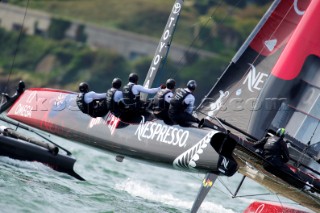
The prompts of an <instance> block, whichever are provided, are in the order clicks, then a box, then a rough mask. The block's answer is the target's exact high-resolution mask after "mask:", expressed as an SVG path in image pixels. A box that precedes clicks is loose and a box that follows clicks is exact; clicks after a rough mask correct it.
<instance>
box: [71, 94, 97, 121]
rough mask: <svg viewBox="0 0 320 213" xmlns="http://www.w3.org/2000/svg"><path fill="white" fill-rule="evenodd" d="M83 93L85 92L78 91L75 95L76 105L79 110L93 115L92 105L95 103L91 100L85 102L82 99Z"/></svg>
mask: <svg viewBox="0 0 320 213" xmlns="http://www.w3.org/2000/svg"><path fill="white" fill-rule="evenodd" d="M85 94H86V93H79V94H78V95H77V99H76V102H77V105H78V107H79V109H80V110H81V112H83V113H85V114H88V115H90V116H91V117H95V116H94V105H95V103H94V101H92V102H91V103H89V104H87V103H86V102H85V101H84V96H85Z"/></svg>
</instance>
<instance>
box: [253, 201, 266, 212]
mask: <svg viewBox="0 0 320 213" xmlns="http://www.w3.org/2000/svg"><path fill="white" fill-rule="evenodd" d="M264 207H265V204H264V203H263V204H260V206H258V208H257V209H256V211H255V213H261V212H264V211H263V210H264Z"/></svg>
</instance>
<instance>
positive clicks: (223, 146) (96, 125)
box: [7, 0, 320, 212]
mask: <svg viewBox="0 0 320 213" xmlns="http://www.w3.org/2000/svg"><path fill="white" fill-rule="evenodd" d="M182 6H183V0H176V1H175V3H174V6H173V9H172V12H171V14H170V17H169V20H168V22H167V25H166V27H165V29H164V33H163V35H162V37H161V40H160V43H159V46H158V48H157V50H156V54H155V57H154V59H153V61H152V63H151V66H150V69H149V71H148V74H147V78H146V80H145V86H146V87H151V86H152V83H153V80H154V79H155V78H156V77H157V75H158V74H159V73H160V72H161V70H160V69H159V67H161V66H160V65H161V63H162V62H163V61H164V59H165V57H166V55H167V53H168V50H169V47H170V43H171V39H172V35H173V33H174V29H175V26H176V24H177V20H178V17H179V15H180V12H181V9H182ZM317 11H320V2H319V1H317V0H313V1H312V0H299V1H298V0H275V1H274V2H273V4H272V5H271V7H270V8H269V10H268V11H267V12H266V14H265V15H264V16H263V17H262V19H261V21H260V22H259V23H258V25H257V26H256V27H255V29H254V30H253V32H252V33H251V34H250V36H249V37H248V38H247V40H246V41H245V42H244V44H243V45H242V47H241V48H240V49H239V51H238V52H237V54H236V55H235V56H234V57H233V59H232V60H231V62H230V64H229V66H228V67H227V68H226V70H225V71H224V73H223V74H222V76H221V78H220V79H219V81H217V83H216V84H215V85H213V87H212V89H211V90H210V91H209V93H208V95H207V96H206V97H205V98H204V99H203V100H202V102H201V103H200V105H199V106H198V107H197V109H196V113H197V116H198V117H199V118H200V119H202V120H201V122H200V125H199V126H193V127H181V126H179V125H167V124H165V123H164V122H163V121H162V120H159V119H156V118H155V117H154V116H152V114H150V116H142V117H141V119H140V120H139V121H138V122H132V123H128V122H125V121H123V120H121V118H119V117H116V116H115V115H113V114H112V113H110V112H109V113H108V114H107V115H106V116H104V117H99V118H91V117H90V116H88V115H86V114H83V113H82V112H81V111H80V110H79V109H78V108H77V105H76V102H75V100H76V95H77V93H75V92H71V91H65V90H58V89H49V88H30V89H27V90H25V91H24V92H22V93H21V94H19V97H18V98H16V99H15V100H14V101H12V102H11V103H10V109H9V110H8V112H7V116H8V117H9V118H11V119H13V120H16V121H19V122H21V123H24V124H25V125H28V126H32V127H34V128H38V129H41V130H43V131H46V132H49V133H51V134H55V135H58V136H60V137H63V138H66V139H69V140H72V141H76V142H79V143H82V144H86V145H88V146H90V147H95V148H98V149H101V150H104V151H107V152H112V153H116V154H117V155H118V156H117V160H119V161H121V160H122V159H123V158H124V157H131V158H136V159H141V160H145V161H147V162H152V163H154V164H155V165H158V166H163V167H168V168H173V169H178V170H182V171H186V172H197V173H203V174H206V175H205V179H204V180H203V182H202V183H201V187H200V191H199V193H198V195H197V197H196V199H195V202H194V205H193V207H192V209H191V212H196V211H197V210H198V209H199V207H200V205H201V203H202V201H203V200H204V199H205V196H206V195H207V193H208V192H209V190H210V189H211V188H212V186H213V185H214V182H215V181H216V179H217V177H219V176H232V175H234V174H235V173H236V172H239V173H241V174H243V179H242V181H241V182H240V183H239V187H238V189H237V190H236V192H235V193H234V194H233V196H234V197H236V196H237V191H238V190H239V188H240V187H241V185H242V183H243V181H244V180H245V178H246V177H248V178H250V179H253V180H254V181H256V182H258V183H259V184H261V185H263V186H265V187H266V188H268V189H270V190H271V191H273V192H275V193H277V194H280V195H282V196H284V197H287V198H289V199H291V200H293V201H295V202H297V203H299V204H300V205H302V206H304V207H307V208H309V209H311V210H313V211H315V212H319V211H320V197H319V193H320V180H319V177H320V173H319V162H320V160H319V159H320V157H319V144H318V137H317V136H319V135H320V129H319V128H318V126H319V122H320V119H319V116H318V114H319V113H318V112H319V103H318V102H319V94H320V93H319V87H318V86H317V85H318V83H319V81H320V80H319V79H320V78H319V77H318V76H319V74H318V70H319V67H320V66H319V65H320V63H319V56H320V44H319V42H318V35H319V34H320V32H319V31H320V26H319V25H320V23H319V21H318V20H320V13H319V12H317ZM144 98H146V97H144ZM279 127H283V128H286V130H287V133H286V135H285V139H286V140H287V142H288V143H290V162H289V163H288V166H289V167H290V168H291V169H292V170H293V171H294V172H296V173H297V174H298V175H299V176H300V177H301V178H299V179H298V178H295V177H292V176H289V175H288V174H286V173H283V174H282V175H279V176H276V175H274V174H272V173H270V172H268V171H266V170H265V169H264V168H263V164H265V163H268V161H266V159H264V157H263V156H261V155H259V153H256V152H255V149H254V148H253V144H254V142H255V141H257V140H259V139H261V138H262V137H264V136H265V135H266V134H267V133H268V132H270V131H271V132H272V131H273V132H275V130H276V129H277V128H279ZM306 183H309V184H310V185H309V186H310V190H308V191H305V190H303V189H302V188H301V187H300V186H302V185H305V184H306ZM260 204H261V205H263V206H266V207H265V209H264V210H266V209H267V210H268V209H269V210H271V209H273V208H275V206H276V207H277V208H280V210H283V211H284V210H285V211H286V212H296V210H295V209H294V208H291V207H288V206H283V205H280V207H279V205H276V204H270V203H266V202H263V201H262V202H261V203H260ZM261 205H252V208H253V209H254V210H256V211H257V210H261V208H262V207H261ZM267 206H269V207H267Z"/></svg>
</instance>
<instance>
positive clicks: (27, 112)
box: [14, 104, 33, 118]
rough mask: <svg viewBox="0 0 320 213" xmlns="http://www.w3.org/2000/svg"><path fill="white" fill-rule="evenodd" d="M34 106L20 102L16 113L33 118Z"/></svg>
mask: <svg viewBox="0 0 320 213" xmlns="http://www.w3.org/2000/svg"><path fill="white" fill-rule="evenodd" d="M32 109H33V108H32V106H30V105H25V104H18V106H17V107H16V110H15V111H14V114H15V115H19V116H22V117H27V118H31V117H32Z"/></svg>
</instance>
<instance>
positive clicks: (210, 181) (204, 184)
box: [202, 179, 213, 188]
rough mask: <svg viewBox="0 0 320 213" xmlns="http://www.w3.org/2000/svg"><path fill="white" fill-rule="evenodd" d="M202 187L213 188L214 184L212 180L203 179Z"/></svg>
mask: <svg viewBox="0 0 320 213" xmlns="http://www.w3.org/2000/svg"><path fill="white" fill-rule="evenodd" d="M202 185H203V186H204V187H206V188H209V187H212V185H213V182H212V180H210V179H203V181H202Z"/></svg>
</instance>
